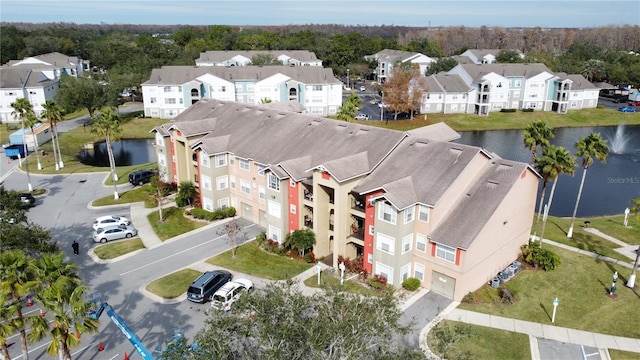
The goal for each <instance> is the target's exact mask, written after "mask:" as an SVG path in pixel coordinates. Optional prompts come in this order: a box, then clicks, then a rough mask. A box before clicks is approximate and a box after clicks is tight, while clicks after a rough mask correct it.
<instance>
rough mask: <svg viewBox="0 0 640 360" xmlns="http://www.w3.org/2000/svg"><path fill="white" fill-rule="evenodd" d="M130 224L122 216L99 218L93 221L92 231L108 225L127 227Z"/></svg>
mask: <svg viewBox="0 0 640 360" xmlns="http://www.w3.org/2000/svg"><path fill="white" fill-rule="evenodd" d="M129 224H131V222H130V221H129V219H127V218H126V217H124V216H118V215H107V216H100V217H99V218H96V219H95V220H93V230H97V229H98V228H101V227H105V226H108V225H125V226H126V225H129Z"/></svg>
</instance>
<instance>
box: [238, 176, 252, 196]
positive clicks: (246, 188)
mask: <svg viewBox="0 0 640 360" xmlns="http://www.w3.org/2000/svg"><path fill="white" fill-rule="evenodd" d="M240 191H242V192H243V193H245V194H247V195H251V184H250V183H249V182H248V181H246V180H240Z"/></svg>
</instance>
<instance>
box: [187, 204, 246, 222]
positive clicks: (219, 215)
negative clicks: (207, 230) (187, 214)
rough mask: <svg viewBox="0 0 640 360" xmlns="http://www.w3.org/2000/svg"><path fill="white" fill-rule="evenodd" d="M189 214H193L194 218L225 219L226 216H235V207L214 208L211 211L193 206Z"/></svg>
mask: <svg viewBox="0 0 640 360" xmlns="http://www.w3.org/2000/svg"><path fill="white" fill-rule="evenodd" d="M191 216H193V217H194V218H196V219H204V220H209V221H213V220H220V219H226V218H230V217H234V216H236V208H234V207H226V208H221V209H216V210H214V211H213V212H211V211H208V210H204V209H202V208H193V209H191Z"/></svg>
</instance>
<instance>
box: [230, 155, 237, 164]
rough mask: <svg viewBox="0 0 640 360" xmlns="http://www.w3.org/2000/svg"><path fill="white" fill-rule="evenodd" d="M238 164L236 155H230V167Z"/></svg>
mask: <svg viewBox="0 0 640 360" xmlns="http://www.w3.org/2000/svg"><path fill="white" fill-rule="evenodd" d="M235 164H236V157H235V156H234V155H229V165H235Z"/></svg>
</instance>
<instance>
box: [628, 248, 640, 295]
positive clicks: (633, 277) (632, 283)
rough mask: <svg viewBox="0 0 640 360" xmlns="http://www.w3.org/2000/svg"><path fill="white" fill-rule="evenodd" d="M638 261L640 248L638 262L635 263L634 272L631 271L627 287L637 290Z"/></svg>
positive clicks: (638, 257) (638, 252) (639, 252)
mask: <svg viewBox="0 0 640 360" xmlns="http://www.w3.org/2000/svg"><path fill="white" fill-rule="evenodd" d="M638 259H640V247H638V249H637V250H636V261H635V262H634V263H633V270H632V271H631V276H629V280H627V284H626V285H627V287H629V288H632V289H633V288H635V287H636V272H638Z"/></svg>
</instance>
